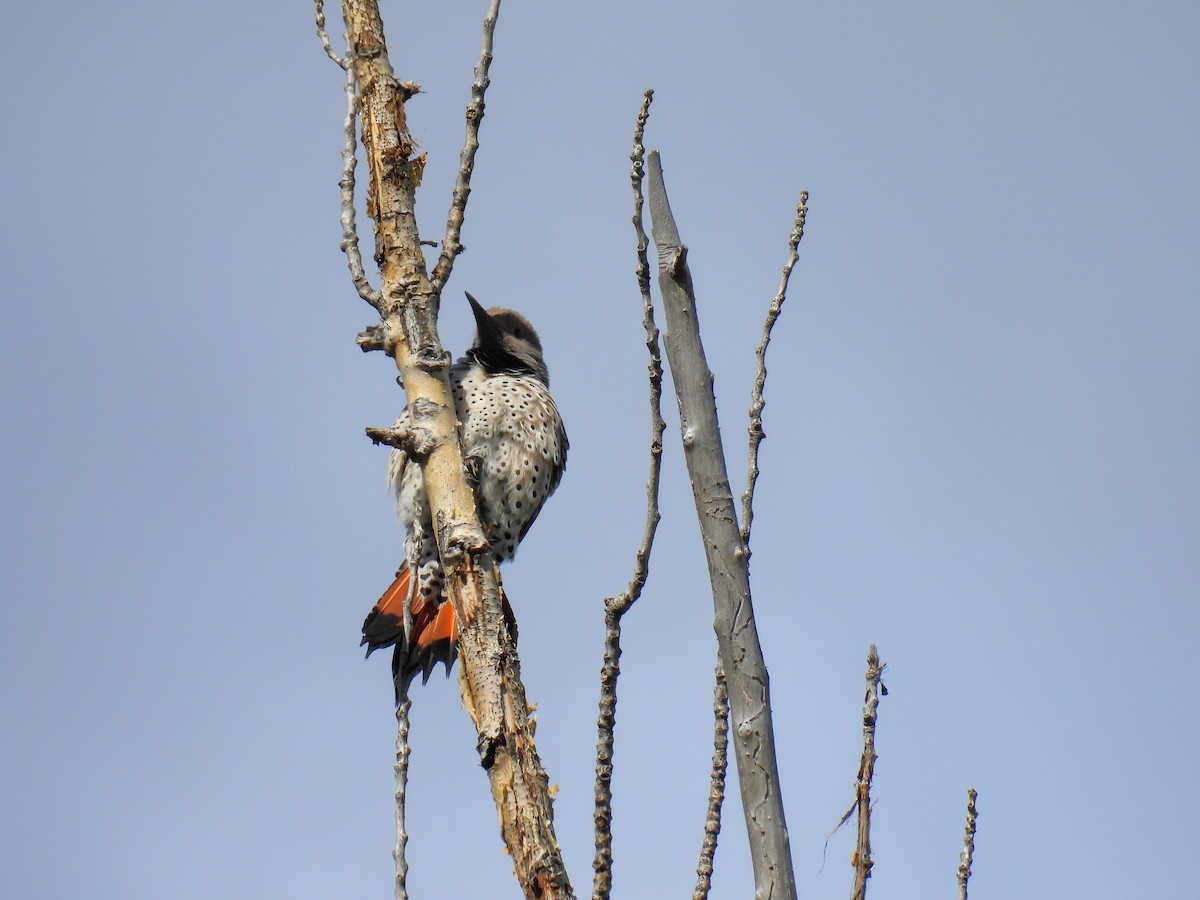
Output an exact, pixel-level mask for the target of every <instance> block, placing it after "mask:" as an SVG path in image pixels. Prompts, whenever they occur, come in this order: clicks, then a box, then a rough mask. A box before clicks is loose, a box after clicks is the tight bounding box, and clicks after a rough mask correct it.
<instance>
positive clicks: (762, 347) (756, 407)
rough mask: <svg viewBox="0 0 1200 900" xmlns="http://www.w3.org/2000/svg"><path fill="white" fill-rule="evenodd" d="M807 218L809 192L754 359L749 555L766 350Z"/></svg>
mask: <svg viewBox="0 0 1200 900" xmlns="http://www.w3.org/2000/svg"><path fill="white" fill-rule="evenodd" d="M807 214H808V191H804V192H802V193H801V194H800V202H799V203H798V204H797V205H796V221H795V223H793V225H792V234H791V237H790V238H789V239H788V249H789V251H790V252H789V253H788V258H787V262H785V263H784V264H783V275H782V277H781V278H780V280H779V291H778V293H776V294H775V299H774V300H772V301H771V305H770V306H769V307H768V308H767V320H766V322H765V323H764V324H763V334H762V340H761V341H759V343H758V349H757V350H756V351H755V353H754V356H755V359H756V360H757V361H758V367H757V371H756V372H755V374H754V389H753V390H752V391H751V392H750V428H749V432H750V460H749V462H748V463H747V465H746V490H745V492H744V493H743V494H742V543H743V544H745V545H746V552H747V553H749V552H750V528H751V526H752V525H753V524H754V486H755V484H756V483H757V482H758V446H759V444H761V443H762V440H763V438H765V437H766V436H767V434H766V432H765V431H763V427H762V413H763V409H764V408H765V407H766V405H767V401H766V399H765V397H764V394H763V390H764V388H765V387H766V384H767V346H768V345H769V344H770V343H771V329H773V328H774V327H775V322H776V320H777V319H778V318H779V314H780V313H781V312H782V311H783V301H784V300H786V299H787V287H788V280H789V279H790V278H791V277H792V269H794V268H795V267H796V261H797V260H798V259H799V258H800V239H801V238H803V237H804V217H805V216H806V215H807Z"/></svg>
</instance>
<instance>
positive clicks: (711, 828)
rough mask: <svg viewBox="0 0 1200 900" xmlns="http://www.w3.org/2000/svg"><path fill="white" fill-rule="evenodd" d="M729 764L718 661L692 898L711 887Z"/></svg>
mask: <svg viewBox="0 0 1200 900" xmlns="http://www.w3.org/2000/svg"><path fill="white" fill-rule="evenodd" d="M728 767H729V689H728V687H727V686H726V684H725V672H724V671H723V670H722V669H721V663H720V662H719V661H718V663H717V677H716V685H715V687H714V688H713V757H712V775H711V776H710V778H709V786H708V812H707V814H706V815H705V816H704V840H703V841H702V842H701V844H700V862H699V864H698V865H697V866H696V889H695V890H694V891H693V892H692V900H707V898H708V892H709V890H710V889H711V888H712V875H713V857H715V856H716V855H717V837H718V836H719V835H720V833H721V806H722V804H723V803H724V802H725V772H726V769H727V768H728Z"/></svg>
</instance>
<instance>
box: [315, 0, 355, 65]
mask: <svg viewBox="0 0 1200 900" xmlns="http://www.w3.org/2000/svg"><path fill="white" fill-rule="evenodd" d="M316 7H317V15H316V20H317V37H319V38H320V39H321V46H322V47H323V48H324V49H325V55H326V56H328V57H329V58H330V59H332V60H333V61H334V62H335V63H337V64H338V65H339V66H341V67H342V68H343V69H349V68H350V62H349V60H346V59H343V58H342V57H340V56H338V55H337V53H336V52H335V51H334V49H333V47H332V45H330V43H329V35H328V33H327V32H326V31H325V0H316Z"/></svg>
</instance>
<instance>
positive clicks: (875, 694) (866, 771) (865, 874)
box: [850, 644, 887, 900]
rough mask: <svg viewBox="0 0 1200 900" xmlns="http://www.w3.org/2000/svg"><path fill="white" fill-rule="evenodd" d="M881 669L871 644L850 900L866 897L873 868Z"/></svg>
mask: <svg viewBox="0 0 1200 900" xmlns="http://www.w3.org/2000/svg"><path fill="white" fill-rule="evenodd" d="M884 668H885V666H884V664H883V663H881V662H880V661H879V653H878V652H877V651H876V649H875V645H874V644H872V645H871V646H870V649H868V650H867V691H866V697H865V698H864V699H863V752H862V760H861V761H860V762H859V764H858V780H857V781H856V782H855V792H856V797H855V806H856V807H857V809H858V844H857V846H856V847H855V848H854V856H853V858H852V860H851V862H852V863H853V865H854V890H853V892H852V893H851V894H850V896H851V898H852V900H863V898H864V897H866V896H867V879H868V878H870V877H871V868H872V867H873V866H874V865H875V862H874V860H872V859H871V781H872V779H873V778H874V777H875V760H876V756H875V720H876V718H877V717H878V709H879V698H880V696H881V695H886V694H887V688H886V687H884V685H883V681H882V678H883V670H884Z"/></svg>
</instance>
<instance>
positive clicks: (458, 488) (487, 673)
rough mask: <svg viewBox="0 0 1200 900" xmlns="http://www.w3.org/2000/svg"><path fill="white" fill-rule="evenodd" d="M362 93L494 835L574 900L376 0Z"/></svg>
mask: <svg viewBox="0 0 1200 900" xmlns="http://www.w3.org/2000/svg"><path fill="white" fill-rule="evenodd" d="M342 15H343V17H344V19H345V21H346V29H347V32H348V35H349V44H350V50H349V52H348V54H347V60H348V61H349V63H350V66H351V67H352V69H353V71H354V77H355V80H356V82H357V84H358V88H359V98H358V113H359V116H360V118H361V121H362V142H363V147H364V151H365V154H366V159H367V167H368V171H369V172H370V187H369V190H368V193H367V213H368V215H369V216H370V217H371V218H372V219H373V220H374V224H375V260H376V262H377V263H378V265H379V269H380V275H381V278H382V289H381V290H380V291H379V292H377V293H376V294H373V295H368V296H366V297H365V299H367V302H369V303H370V304H371V305H372V306H373V307H374V308H375V309H376V310H377V311H378V312H379V316H380V319H381V321H382V323H383V335H382V344H383V347H384V349H385V350H386V351H387V352H388V354H389V355H391V356H392V357H393V358H394V359H395V360H396V365H397V367H398V368H399V370H400V375H401V381H402V383H403V385H404V389H405V394H406V398H407V402H408V408H409V411H410V415H411V417H412V420H413V427H414V430H416V429H421V430H425V431H427V432H428V435H429V450H428V452H427V453H426V454H424V455H422V456H421V457H420V458H419V460H418V461H419V463H420V465H421V470H422V473H423V475H424V482H425V491H426V494H427V495H428V500H429V504H430V507H431V509H432V511H433V519H434V521H435V522H436V523H437V528H436V535H435V537H436V539H437V544H438V551H439V553H440V555H441V558H442V563H443V567H444V570H445V578H446V587H447V593H448V594H449V597H450V601H451V602H452V603H453V604H454V611H455V613H456V614H457V616H458V618H459V621H460V622H461V623H462V630H461V633H460V636H459V650H460V654H459V655H460V660H461V662H460V667H459V680H460V683H461V686H462V694H463V704H464V706H466V708H467V710H468V712H469V713H470V714H471V717H472V719H473V720H474V722H475V727H476V732H477V736H478V738H477V747H478V750H479V757H480V762H481V763H482V765H483V767H484V769H485V770H486V771H487V773H488V779H489V782H490V784H491V788H492V795H493V799H494V801H495V803H496V808H497V810H498V812H499V814H500V828H501V833H502V835H503V837H504V841H505V843H506V845H507V847H508V851H509V853H510V855H511V857H512V861H513V868H514V870H515V874H516V876H517V880H518V882H519V883H520V885H521V888H522V890H523V891H524V893H525V895H526V897H528V898H530V900H533V898H539V900H553V898H566V897H573V896H574V895H573V893H572V890H571V886H570V882H569V880H568V878H567V874H566V869H565V868H564V866H563V862H562V853H561V851H560V849H559V846H558V842H557V840H556V838H555V835H554V827H553V814H552V807H551V802H550V795H549V790H548V780H547V778H546V773H545V771H544V770H543V769H542V766H541V762H540V760H539V758H538V755H537V751H536V749H535V746H534V741H533V729H532V727H531V723H530V720H529V706H528V703H527V702H526V699H525V689H524V686H523V685H522V683H521V679H520V661H519V659H518V657H517V653H516V647H515V644H514V642H513V639H512V636H511V635H510V634H509V630H508V628H507V626H506V624H505V621H504V614H503V612H502V611H501V603H500V590H501V589H500V584H499V577H498V574H497V572H496V566H495V562H494V560H493V558H492V554H491V551H490V549H489V546H488V542H487V540H486V538H485V536H484V533H483V529H482V528H481V526H480V524H479V515H478V511H477V509H476V505H475V496H474V493H473V491H472V489H471V487H470V485H469V484H468V483H467V478H466V470H465V468H464V466H463V459H462V448H461V446H460V443H459V436H458V428H457V422H456V417H455V410H454V403H453V398H452V395H451V393H450V385H449V379H448V369H449V361H450V357H449V354H447V353H446V352H445V350H443V349H442V345H441V342H440V340H439V338H438V334H437V313H438V307H439V293H438V291H437V289H436V288H435V287H434V285H432V284H431V283H430V280H429V278H428V276H427V274H426V268H425V257H424V255H423V253H422V251H421V239H420V234H419V232H418V229H417V220H416V215H415V208H414V207H415V200H416V185H417V182H418V181H419V179H420V175H421V170H422V167H423V164H424V163H423V157H421V158H414V157H413V150H414V144H413V140H412V138H411V136H410V135H409V132H408V126H407V123H406V119H405V109H404V102H405V100H406V99H407V98H408V97H409V96H411V94H412V92H413V89H414V88H413V86H412V85H405V84H401V83H399V82H398V81H397V80H396V77H395V74H394V73H393V70H392V66H391V63H390V61H389V59H388V53H387V44H386V41H385V39H384V34H383V22H382V19H381V17H380V14H379V7H378V3H377V2H376V0H343V2H342Z"/></svg>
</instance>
